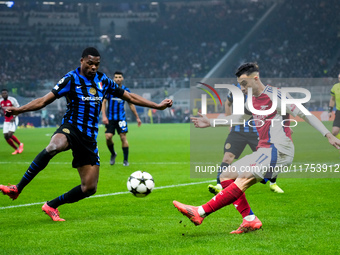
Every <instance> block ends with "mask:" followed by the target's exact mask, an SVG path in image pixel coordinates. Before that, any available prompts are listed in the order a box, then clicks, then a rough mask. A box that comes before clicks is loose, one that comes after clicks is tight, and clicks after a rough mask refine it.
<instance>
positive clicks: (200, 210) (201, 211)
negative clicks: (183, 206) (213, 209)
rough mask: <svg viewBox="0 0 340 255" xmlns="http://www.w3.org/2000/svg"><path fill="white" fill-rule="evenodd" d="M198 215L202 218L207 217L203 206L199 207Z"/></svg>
mask: <svg viewBox="0 0 340 255" xmlns="http://www.w3.org/2000/svg"><path fill="white" fill-rule="evenodd" d="M198 214H199V215H200V216H201V217H203V218H204V217H205V216H206V215H205V211H204V209H203V207H202V206H199V207H198Z"/></svg>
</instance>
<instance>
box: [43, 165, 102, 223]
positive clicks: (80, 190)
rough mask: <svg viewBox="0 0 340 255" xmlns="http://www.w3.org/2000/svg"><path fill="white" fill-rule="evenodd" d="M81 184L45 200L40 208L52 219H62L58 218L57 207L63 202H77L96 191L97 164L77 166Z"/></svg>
mask: <svg viewBox="0 0 340 255" xmlns="http://www.w3.org/2000/svg"><path fill="white" fill-rule="evenodd" d="M78 172H79V176H80V179H81V185H78V186H76V187H74V188H73V189H71V190H70V191H68V192H66V193H64V194H62V195H61V196H58V197H56V198H55V199H53V200H51V201H48V202H46V203H45V204H44V205H43V207H42V210H43V211H44V212H45V213H46V214H47V215H48V216H50V217H51V219H52V220H53V221H64V219H61V218H60V214H59V211H58V207H59V206H61V205H63V204H70V203H75V202H78V201H79V200H82V199H84V198H86V197H89V196H91V195H93V194H95V193H96V191H97V183H98V178H99V165H94V166H92V165H85V166H81V167H78Z"/></svg>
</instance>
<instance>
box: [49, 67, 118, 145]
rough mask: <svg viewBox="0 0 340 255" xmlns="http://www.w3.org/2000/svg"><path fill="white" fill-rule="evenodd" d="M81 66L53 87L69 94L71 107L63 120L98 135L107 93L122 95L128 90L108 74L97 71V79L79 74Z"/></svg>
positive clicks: (53, 90)
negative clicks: (101, 111) (101, 112)
mask: <svg viewBox="0 0 340 255" xmlns="http://www.w3.org/2000/svg"><path fill="white" fill-rule="evenodd" d="M79 71H80V68H79V67H78V68H77V69H76V70H73V71H70V72H69V73H67V74H66V75H65V76H64V77H63V78H62V79H61V80H60V81H59V82H58V83H57V85H55V86H54V88H53V89H52V93H53V94H54V95H55V96H56V97H57V98H60V97H62V96H65V97H66V101H67V111H66V113H65V114H64V117H63V119H62V123H61V124H64V123H70V124H73V125H75V126H76V127H77V128H78V129H79V130H80V131H81V132H82V133H84V134H86V135H87V136H89V137H91V138H94V139H96V138H97V135H98V123H99V115H100V110H101V107H102V102H103V99H104V97H105V95H106V94H107V93H109V94H113V95H114V96H117V97H121V96H122V95H123V93H124V90H122V89H121V88H119V87H118V85H117V84H116V83H115V82H114V81H113V80H111V79H110V78H108V77H107V76H106V75H105V74H104V73H101V72H97V74H96V76H95V77H94V78H93V80H88V79H87V78H86V77H84V76H82V75H80V74H79Z"/></svg>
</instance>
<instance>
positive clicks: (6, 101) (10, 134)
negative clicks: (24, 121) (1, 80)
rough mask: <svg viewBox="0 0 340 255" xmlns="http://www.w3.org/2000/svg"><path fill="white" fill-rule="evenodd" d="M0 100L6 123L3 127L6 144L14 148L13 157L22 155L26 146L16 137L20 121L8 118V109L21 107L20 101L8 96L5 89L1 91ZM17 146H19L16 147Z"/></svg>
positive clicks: (11, 117) (14, 117)
mask: <svg viewBox="0 0 340 255" xmlns="http://www.w3.org/2000/svg"><path fill="white" fill-rule="evenodd" d="M1 96H2V98H0V108H1V109H2V110H3V112H4V115H5V122H4V127H3V133H4V137H5V140H6V142H7V143H8V144H9V145H10V146H11V147H13V148H14V152H13V153H12V154H13V155H15V154H18V153H22V152H23V150H24V144H23V143H21V142H20V141H19V140H18V138H17V137H16V136H15V135H14V132H15V130H16V129H17V126H18V123H19V119H18V117H16V116H9V117H8V116H6V114H5V113H6V109H7V107H10V106H14V107H19V104H18V101H17V100H16V99H15V98H14V97H10V96H8V90H7V89H3V90H2V91H1ZM16 144H17V145H16Z"/></svg>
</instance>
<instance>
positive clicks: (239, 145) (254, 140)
mask: <svg viewBox="0 0 340 255" xmlns="http://www.w3.org/2000/svg"><path fill="white" fill-rule="evenodd" d="M258 143H259V137H258V135H257V133H256V132H235V131H231V132H230V133H229V135H228V137H227V139H226V141H225V143H224V153H226V152H231V153H232V154H234V155H235V159H238V158H239V157H240V155H241V154H242V152H243V151H244V148H245V147H246V146H247V144H248V145H249V146H250V148H251V149H252V151H256V147H257V144H258Z"/></svg>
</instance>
